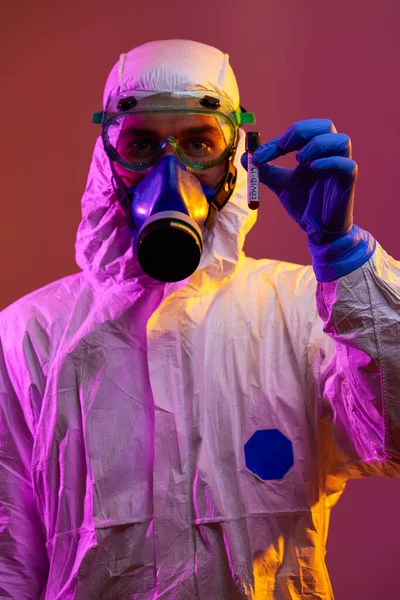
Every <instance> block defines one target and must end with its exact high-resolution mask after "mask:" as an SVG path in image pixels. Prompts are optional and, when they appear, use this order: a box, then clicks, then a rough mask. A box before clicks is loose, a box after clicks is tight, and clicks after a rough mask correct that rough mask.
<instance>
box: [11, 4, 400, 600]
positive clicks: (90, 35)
mask: <svg viewBox="0 0 400 600" xmlns="http://www.w3.org/2000/svg"><path fill="white" fill-rule="evenodd" d="M399 23H400V3H399V2H398V0H380V2H372V1H370V0H339V1H335V2H326V1H325V2H324V1H321V0H304V1H299V0H279V2H278V1H276V0H274V1H272V0H254V1H253V2H249V3H245V2H242V3H239V2H234V1H232V2H226V1H225V2H221V1H219V2H215V1H210V0H204V1H203V2H189V1H186V2H184V1H183V0H175V1H174V2H168V3H167V2H165V1H164V2H163V1H159V2H156V1H154V0H148V1H146V2H139V1H138V0H136V1H134V2H130V3H128V2H105V1H104V0H96V1H92V0H81V1H80V2H77V1H75V2H73V3H69V2H58V3H57V2H50V1H41V0H38V1H36V2H33V1H32V0H22V1H20V2H18V3H16V2H15V3H7V6H6V5H4V6H3V8H2V36H1V42H0V43H1V46H2V47H1V56H3V57H5V59H6V61H5V65H3V68H2V83H3V86H2V94H1V103H2V110H1V115H2V133H3V134H4V135H3V143H2V145H1V166H2V179H1V183H2V192H1V194H2V203H1V207H2V214H1V238H0V244H1V250H0V251H1V268H2V285H1V297H0V308H2V307H4V306H6V305H7V304H9V303H11V302H12V301H14V300H16V299H17V298H18V297H20V296H22V295H24V294H26V293H28V292H30V291H31V290H33V289H35V288H38V287H41V286H43V285H45V284H46V283H48V282H50V281H52V280H55V279H58V278H61V277H63V276H65V275H68V274H70V273H73V272H75V271H76V270H77V267H76V265H75V261H74V242H75V232H76V228H77V225H78V222H79V219H80V197H81V194H82V192H83V190H84V186H85V182H86V176H87V171H88V167H89V163H90V159H91V153H92V149H93V144H94V141H95V138H96V136H97V135H98V133H99V128H98V126H97V127H96V126H94V125H91V124H90V121H91V113H92V112H93V111H94V110H100V108H101V98H102V91H103V85H104V82H105V79H106V76H107V74H108V72H109V70H110V68H111V67H112V65H113V64H114V62H115V61H116V60H117V59H118V56H119V54H120V53H121V52H123V51H127V50H129V49H130V48H131V47H133V46H136V45H139V44H141V43H144V42H146V41H149V40H152V39H166V38H185V39H194V40H197V41H201V42H204V43H208V44H211V45H215V46H217V47H219V48H220V49H221V50H223V51H225V52H228V53H229V54H230V57H231V63H232V65H233V68H234V70H235V72H236V75H237V78H238V81H239V86H240V89H241V93H242V100H241V103H242V105H244V106H245V107H246V108H247V110H251V111H253V112H255V113H256V116H257V124H256V127H255V129H257V130H259V131H260V132H261V139H262V143H265V142H266V141H267V140H268V139H270V138H272V137H275V136H277V135H279V134H281V133H283V132H284V131H285V129H286V128H287V127H288V126H289V125H291V124H292V123H293V122H294V121H296V120H300V119H307V118H312V117H328V118H330V119H332V120H333V121H334V123H335V125H336V127H337V129H338V131H339V132H345V133H347V134H348V135H350V137H351V138H352V141H353V157H354V159H355V160H356V161H357V162H358V164H359V178H358V184H357V192H356V209H355V220H356V222H357V224H358V225H360V226H361V227H364V228H365V229H367V230H369V231H371V233H372V234H373V235H374V236H375V237H376V238H377V239H378V241H379V242H380V243H381V244H382V246H383V247H384V248H385V249H386V250H387V251H388V252H389V253H390V254H391V255H392V256H395V257H396V256H398V254H399V248H398V230H399V225H398V221H399V216H400V207H399V201H398V198H399V193H398V179H397V178H398V176H399V166H398V149H397V143H398V140H399V137H400V135H399V134H400V119H399V104H400V103H399V100H400V78H399V51H400V25H399ZM293 161H294V159H293V157H292V158H287V159H285V160H284V161H281V164H290V165H291V164H293ZM245 249H246V251H247V254H248V255H250V256H254V257H256V258H261V257H269V258H278V259H282V260H287V261H291V262H298V263H307V264H309V262H310V258H309V255H308V250H307V246H306V241H305V238H304V235H303V232H302V231H300V230H299V229H298V228H297V226H296V225H295V224H294V223H292V222H291V220H290V218H289V217H288V216H287V215H286V213H285V212H284V210H283V209H282V208H281V207H280V205H279V202H278V200H277V199H276V198H275V196H274V195H273V194H272V193H271V192H269V191H268V190H267V189H265V188H264V189H262V191H261V208H260V214H259V221H258V223H257V225H256V227H255V228H254V229H253V231H252V232H251V234H250V235H249V237H248V240H247V241H246V246H245ZM399 401H400V398H399ZM399 497H400V482H398V481H396V480H385V479H379V478H372V479H369V480H365V481H352V482H350V483H349V484H348V487H347V490H346V492H345V494H344V496H343V498H342V500H341V501H340V502H339V505H338V506H337V507H336V508H335V509H334V510H333V514H332V520H331V527H330V537H329V543H328V554H327V563H328V569H329V572H330V575H331V578H332V584H333V589H334V592H335V595H336V598H337V600H358V599H359V598H360V599H361V598H362V599H363V600H376V599H377V598H380V599H382V600H383V599H384V600H399V597H400V592H399V584H398V581H399V572H400V567H399V565H398V562H399V560H400V559H399V558H398V557H399V543H400V518H399ZM210 600H213V599H210Z"/></svg>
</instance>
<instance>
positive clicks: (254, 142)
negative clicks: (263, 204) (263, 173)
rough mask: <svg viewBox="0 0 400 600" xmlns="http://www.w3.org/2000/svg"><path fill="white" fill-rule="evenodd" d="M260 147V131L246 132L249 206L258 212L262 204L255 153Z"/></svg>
mask: <svg viewBox="0 0 400 600" xmlns="http://www.w3.org/2000/svg"><path fill="white" fill-rule="evenodd" d="M259 146H260V133H259V132H258V131H247V132H246V152H247V204H248V205H249V208H250V210H257V208H258V206H259V204H260V197H259V184H260V179H259V175H258V166H257V165H255V164H254V162H253V152H254V151H255V150H257V148H259Z"/></svg>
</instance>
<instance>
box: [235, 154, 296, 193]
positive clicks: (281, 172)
mask: <svg viewBox="0 0 400 600" xmlns="http://www.w3.org/2000/svg"><path fill="white" fill-rule="evenodd" d="M240 162H241V164H242V167H244V168H245V169H246V171H247V153H246V152H245V153H244V154H242V156H241V157H240ZM293 171H294V169H288V168H286V167H278V166H277V165H271V164H265V165H258V173H259V177H260V181H261V183H263V184H264V185H266V186H267V187H269V189H270V190H272V191H273V192H275V194H277V195H278V196H279V194H280V193H281V192H282V191H283V189H284V188H285V187H286V185H287V183H288V181H289V179H290V178H291V176H292V174H293Z"/></svg>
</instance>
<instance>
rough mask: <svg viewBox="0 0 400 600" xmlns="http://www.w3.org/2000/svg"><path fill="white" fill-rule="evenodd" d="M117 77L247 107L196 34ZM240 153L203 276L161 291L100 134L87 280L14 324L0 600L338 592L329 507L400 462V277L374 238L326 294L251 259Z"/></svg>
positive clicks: (146, 51) (278, 599) (64, 282)
mask: <svg viewBox="0 0 400 600" xmlns="http://www.w3.org/2000/svg"><path fill="white" fill-rule="evenodd" d="M121 64H122V66H121ZM121 78H122V81H121ZM121 86H125V87H126V88H127V89H130V88H131V87H132V88H133V87H135V88H144V87H147V88H149V86H153V88H154V89H159V88H160V87H163V88H164V89H165V86H169V87H167V88H166V89H173V90H179V89H187V88H188V87H190V86H195V87H199V88H201V89H210V90H212V89H214V90H218V91H220V92H221V91H222V92H224V93H227V94H228V96H229V97H231V99H232V101H233V102H234V103H235V105H237V104H238V102H239V96H238V91H237V86H236V82H235V79H234V75H233V73H232V71H231V69H230V67H229V63H228V57H227V55H224V54H223V53H221V52H219V51H218V50H216V49H214V48H209V47H208V46H205V45H203V44H199V43H197V42H190V41H183V40H170V41H163V42H152V43H149V44H145V45H144V46H142V47H140V48H137V49H134V50H133V51H131V52H129V53H127V54H126V55H125V57H124V58H123V60H122V61H118V63H117V64H116V66H115V67H114V69H113V71H112V73H111V75H110V77H109V79H108V82H107V85H106V91H105V98H107V97H108V95H109V94H110V93H111V94H114V93H118V92H119V91H120V88H121ZM242 149H243V134H242V136H241V148H240V149H239V151H238V155H237V157H236V165H237V168H238V172H239V178H238V185H237V188H236V190H235V192H234V194H233V196H232V198H231V200H230V201H229V203H228V204H227V206H226V207H225V208H224V209H223V210H222V212H221V213H219V214H218V215H217V220H216V224H215V228H214V229H213V231H212V235H211V236H210V239H209V240H207V244H206V248H205V252H204V255H203V258H202V262H201V264H200V268H199V269H198V270H197V271H196V272H195V273H194V274H193V275H192V276H191V277H190V278H188V279H187V280H185V281H183V282H179V283H177V284H161V283H159V282H156V281H154V280H151V279H150V278H149V277H147V276H146V275H144V274H143V273H142V272H141V270H140V267H139V265H138V263H137V261H136V258H135V256H134V254H133V252H132V240H131V238H130V235H129V233H128V230H127V228H126V226H125V223H124V218H123V214H122V213H121V211H120V209H119V207H118V204H117V201H116V198H115V196H114V194H113V191H112V186H111V182H110V177H111V173H110V169H109V165H108V162H107V159H106V157H105V155H104V151H103V148H102V144H101V141H100V140H98V141H97V143H96V147H95V151H94V155H93V160H92V164H91V167H90V172H89V178H88V182H87V187H86V190H85V193H84V195H83V199H82V222H81V224H80V226H79V231H78V236H77V245H76V251H77V262H78V264H79V266H80V267H81V269H82V271H81V272H79V273H77V274H74V275H71V276H69V277H65V278H63V279H61V280H59V281H56V282H54V283H51V284H50V285H48V286H45V287H44V288H41V289H40V290H37V291H35V292H33V293H31V294H29V295H27V296H25V297H24V298H21V299H20V300H18V301H17V302H15V303H14V304H13V305H11V306H10V307H8V308H7V309H5V310H4V311H3V312H2V314H1V318H0V336H1V352H0V600H3V599H6V598H13V599H16V600H33V599H38V600H39V599H40V600H100V599H101V600H155V599H156V598H160V599H161V598H162V599H166V600H187V599H193V600H195V599H198V600H204V599H206V600H250V599H256V600H267V599H268V600H272V599H273V600H288V599H298V600H300V599H310V600H311V599H315V600H316V599H319V600H331V599H332V598H333V593H332V589H331V586H330V583H329V577H328V575H327V572H326V567H325V563H324V556H325V545H326V538H327V531H328V524H329V513H330V509H331V507H332V506H333V505H334V504H335V503H336V502H337V500H338V499H339V497H340V495H341V493H342V492H343V490H344V487H345V483H346V480H347V479H348V478H349V477H364V476H370V475H385V476H398V474H399V471H400V469H399V456H400V441H399V431H400V429H399V427H400V402H399V397H398V389H399V384H400V381H399V380H400V356H399V352H398V350H397V344H398V330H399V314H400V265H399V264H398V263H396V262H395V261H394V260H393V259H392V258H391V257H389V256H388V255H387V254H386V253H385V252H384V251H383V250H382V248H381V247H380V246H379V244H378V245H377V249H376V251H375V253H374V255H373V257H372V258H371V259H370V260H369V261H368V262H367V263H366V264H365V265H363V266H362V267H360V268H359V269H357V270H356V271H354V272H353V273H350V274H349V275H346V276H345V277H342V278H341V279H339V280H337V281H333V282H329V283H320V284H318V285H317V284H316V281H315V278H314V275H313V272H312V269H311V268H310V267H302V266H298V265H292V264H287V263H282V262H278V261H270V260H266V259H265V260H254V259H251V258H248V257H245V255H244V253H243V251H242V247H243V242H244V238H245V235H246V233H247V232H248V231H249V229H250V227H251V225H252V219H254V214H255V213H249V211H248V209H247V204H246V174H245V172H244V170H243V169H242V167H241V166H240V163H239V158H240V155H241V152H242ZM259 432H261V434H262V435H264V434H265V432H267V433H266V436H267V437H263V439H265V440H267V441H268V443H267V444H264V445H261V447H260V448H259V452H260V453H261V454H260V456H261V458H262V461H264V462H265V465H266V467H268V469H269V470H268V469H267V470H268V473H269V476H268V478H265V477H264V478H261V477H260V476H259V474H257V473H256V472H254V468H253V466H251V465H252V463H251V461H250V462H249V458H250V459H252V458H253V457H254V454H252V452H250V451H249V450H248V449H249V442H251V441H252V440H254V439H255V436H256V435H257V434H258V433H259ZM271 432H275V433H276V432H277V436H278V438H279V440H280V441H281V442H282V440H284V442H285V443H284V444H283V445H282V444H281V445H279V443H276V442H275V441H274V440H276V437H277V436H275V437H274V436H271V435H270V434H271ZM285 448H286V450H285ZM288 448H290V449H291V451H292V461H291V464H289V465H288V463H287V459H288V456H289V454H288V451H287V449H288ZM263 464H264V463H263ZM285 465H286V466H285Z"/></svg>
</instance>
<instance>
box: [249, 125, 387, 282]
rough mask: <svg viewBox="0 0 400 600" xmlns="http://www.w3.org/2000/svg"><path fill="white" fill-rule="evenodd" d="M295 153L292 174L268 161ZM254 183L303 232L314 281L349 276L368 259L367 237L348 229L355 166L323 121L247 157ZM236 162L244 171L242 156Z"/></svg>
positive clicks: (344, 142) (293, 130) (344, 141)
mask: <svg viewBox="0 0 400 600" xmlns="http://www.w3.org/2000/svg"><path fill="white" fill-rule="evenodd" d="M294 150H297V153H296V159H297V161H298V163H299V165H298V166H297V167H296V168H295V169H288V168H286V167H279V166H277V165H272V164H269V161H271V160H274V159H276V158H278V157H279V156H284V155H285V154H288V153H289V152H292V151H294ZM253 158H254V162H255V163H256V164H258V166H259V173H260V181H261V183H263V184H264V185H266V186H267V187H268V188H269V189H270V190H272V191H273V192H274V193H275V194H276V195H277V196H278V197H279V199H280V201H281V203H282V205H283V206H284V208H285V209H286V211H287V212H288V213H289V215H290V216H291V217H292V219H294V220H295V221H296V223H298V224H299V225H300V227H301V228H302V229H303V231H305V232H306V233H307V240H308V247H309V249H310V253H311V257H312V264H313V268H314V272H315V275H316V278H317V280H318V281H331V280H333V279H337V278H338V277H341V276H343V275H346V274H347V273H351V272H352V271H354V270H355V269H357V268H358V267H360V266H361V265H362V264H364V263H365V262H366V261H367V260H368V259H369V258H370V257H371V256H372V254H373V252H374V250H375V245H376V242H375V240H374V239H373V237H372V236H371V234H370V233H368V232H367V231H364V230H363V229H360V228H359V227H357V225H354V224H353V203H354V188H355V184H356V179H357V169H358V168H357V164H356V163H355V162H354V160H352V158H351V140H350V138H349V137H348V136H347V135H345V134H342V133H337V131H336V128H335V126H334V124H333V123H332V121H330V120H329V119H307V120H305V121H298V122H297V123H294V125H292V126H291V127H289V129H287V131H286V132H285V133H284V134H283V135H282V136H280V137H277V138H275V139H273V140H271V141H269V142H268V143H267V144H264V145H263V146H260V148H258V149H257V150H256V151H255V152H254V154H253ZM241 163H242V165H243V167H244V168H245V169H247V156H246V154H243V155H242V157H241Z"/></svg>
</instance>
